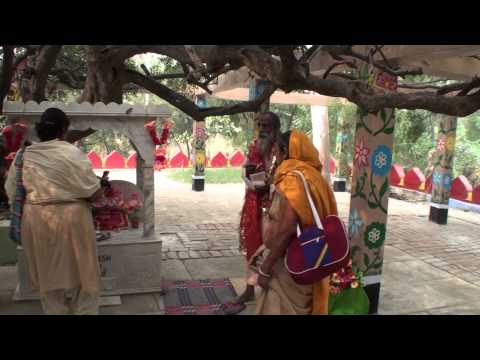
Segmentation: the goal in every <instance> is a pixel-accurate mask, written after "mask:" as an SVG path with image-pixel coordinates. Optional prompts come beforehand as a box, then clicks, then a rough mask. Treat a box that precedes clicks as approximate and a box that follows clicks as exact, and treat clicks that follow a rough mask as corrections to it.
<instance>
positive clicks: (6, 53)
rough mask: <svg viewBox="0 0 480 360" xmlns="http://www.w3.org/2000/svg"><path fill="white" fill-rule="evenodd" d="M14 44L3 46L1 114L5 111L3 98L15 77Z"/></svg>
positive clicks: (0, 76) (0, 94)
mask: <svg viewBox="0 0 480 360" xmlns="http://www.w3.org/2000/svg"><path fill="white" fill-rule="evenodd" d="M13 60H14V53H13V46H8V45H4V46H3V63H2V73H1V75H0V114H1V113H2V111H3V100H4V99H5V97H6V96H7V95H8V91H9V90H10V85H11V83H12V78H13V72H14V71H13Z"/></svg>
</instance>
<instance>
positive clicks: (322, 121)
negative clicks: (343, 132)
mask: <svg viewBox="0 0 480 360" xmlns="http://www.w3.org/2000/svg"><path fill="white" fill-rule="evenodd" d="M310 111H311V115H312V137H313V145H315V147H316V148H317V150H318V153H319V158H320V162H321V163H322V165H323V166H322V175H323V176H324V177H325V179H326V180H327V182H328V183H329V184H330V132H329V126H328V108H327V107H326V106H323V105H312V106H311V107H310Z"/></svg>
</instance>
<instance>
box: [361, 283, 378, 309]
mask: <svg viewBox="0 0 480 360" xmlns="http://www.w3.org/2000/svg"><path fill="white" fill-rule="evenodd" d="M365 292H366V293H367V296H368V300H369V301H370V308H369V310H368V313H369V314H370V315H371V314H378V300H379V298H380V283H377V284H371V285H367V286H365Z"/></svg>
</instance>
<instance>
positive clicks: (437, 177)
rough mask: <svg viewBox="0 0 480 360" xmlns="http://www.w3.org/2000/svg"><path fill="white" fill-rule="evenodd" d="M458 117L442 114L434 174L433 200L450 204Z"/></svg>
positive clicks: (441, 203) (442, 203) (436, 202)
mask: <svg viewBox="0 0 480 360" xmlns="http://www.w3.org/2000/svg"><path fill="white" fill-rule="evenodd" d="M456 131H457V118H456V117H453V116H446V115H442V118H441V120H440V129H439V131H438V141H437V158H436V161H435V163H434V166H435V167H434V171H433V176H432V202H433V203H435V204H440V205H448V200H449V198H450V190H451V187H452V181H453V156H454V152H455V140H456Z"/></svg>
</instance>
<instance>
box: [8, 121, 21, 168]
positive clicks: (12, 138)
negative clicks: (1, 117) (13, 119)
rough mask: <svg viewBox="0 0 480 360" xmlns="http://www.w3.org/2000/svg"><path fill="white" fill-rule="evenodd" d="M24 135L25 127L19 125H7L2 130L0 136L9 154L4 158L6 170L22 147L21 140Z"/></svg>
mask: <svg viewBox="0 0 480 360" xmlns="http://www.w3.org/2000/svg"><path fill="white" fill-rule="evenodd" d="M26 133H27V127H26V126H25V125H24V124H20V123H16V124H13V125H8V126H5V127H4V128H3V130H2V136H3V138H4V139H5V146H6V148H7V150H8V151H9V152H10V154H8V155H7V156H6V157H5V160H6V162H7V167H8V168H9V167H10V165H11V163H12V161H13V159H14V158H15V154H16V153H17V151H18V150H19V149H20V147H21V146H22V142H23V138H24V137H25V135H26Z"/></svg>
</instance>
